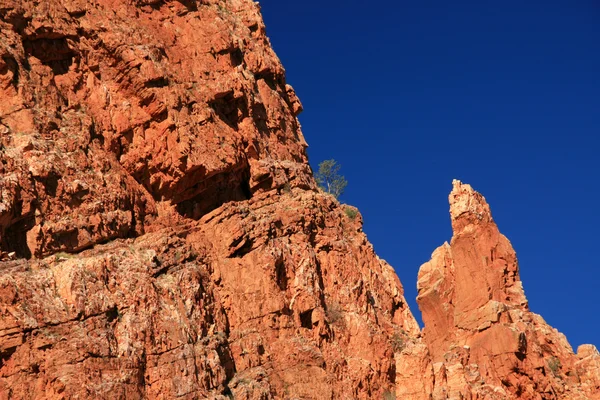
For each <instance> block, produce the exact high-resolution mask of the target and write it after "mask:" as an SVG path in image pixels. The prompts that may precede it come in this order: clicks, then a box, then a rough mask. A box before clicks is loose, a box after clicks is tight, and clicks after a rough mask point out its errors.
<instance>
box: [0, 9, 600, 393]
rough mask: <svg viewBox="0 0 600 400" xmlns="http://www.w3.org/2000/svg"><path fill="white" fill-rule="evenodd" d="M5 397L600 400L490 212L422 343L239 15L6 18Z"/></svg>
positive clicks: (448, 277)
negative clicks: (322, 184)
mask: <svg viewBox="0 0 600 400" xmlns="http://www.w3.org/2000/svg"><path fill="white" fill-rule="evenodd" d="M0 99H1V101H0V398H7V399H71V398H89V399H156V398H158V399H160V398H162V399H171V398H183V399H199V398H212V399H225V398H231V397H233V398H236V399H291V398H298V399H370V398H386V399H390V398H393V397H394V396H396V398H399V399H408V400H410V399H415V400H421V399H435V400H437V399H446V398H448V399H459V398H460V399H505V398H507V399H510V398H532V399H567V398H569V399H578V398H580V399H583V398H589V399H595V398H598V395H597V394H598V392H599V386H600V366H599V363H600V361H599V360H600V356H599V355H598V352H597V350H596V349H595V348H594V347H593V346H589V345H586V346H582V347H581V348H580V349H579V351H578V353H577V355H574V354H573V352H572V350H571V349H570V347H569V345H568V343H567V342H566V340H565V339H564V337H562V336H561V335H560V334H558V333H557V332H556V331H555V330H553V329H552V328H550V327H549V326H547V325H546V324H545V323H544V322H543V320H542V319H541V318H540V317H539V316H536V315H535V314H532V313H531V312H529V310H528V307H527V302H526V300H525V297H524V295H523V290H522V286H521V282H520V280H519V276H518V267H517V263H516V257H515V254H514V251H513V250H512V248H511V246H510V243H509V242H508V240H507V239H506V238H504V237H503V236H502V235H500V234H499V233H498V230H497V228H496V226H495V224H494V223H493V220H492V219H491V214H490V212H489V207H488V206H487V204H486V203H485V200H484V199H483V197H482V196H481V195H479V194H477V193H476V192H474V191H473V190H472V189H471V188H470V187H469V186H468V185H462V184H460V183H456V184H455V189H454V190H453V192H452V194H451V214H452V221H453V228H454V238H453V240H452V242H451V243H450V244H446V245H444V246H442V247H441V248H440V249H438V250H437V251H436V252H435V253H434V256H433V259H432V261H430V262H429V263H427V264H425V265H424V266H423V267H422V269H421V273H420V274H419V304H420V307H421V309H422V312H423V318H424V321H425V325H426V326H425V329H424V331H423V333H421V332H420V330H419V328H418V326H417V323H416V322H415V319H414V318H413V316H412V314H411V312H410V310H409V309H408V307H407V305H406V301H405V299H404V297H403V290H402V286H401V284H400V282H399V280H398V277H397V276H396V274H395V273H394V270H393V269H392V268H391V267H390V266H389V265H388V264H387V263H386V262H385V261H384V260H381V259H379V258H378V257H377V255H376V254H375V253H374V252H373V248H372V246H371V245H370V243H369V242H368V241H367V239H366V236H365V235H364V233H363V232H362V219H361V216H360V213H358V212H357V210H356V209H354V208H352V207H349V206H344V205H340V204H339V203H338V202H337V201H336V200H335V199H334V198H332V197H331V196H329V195H327V194H324V193H322V192H320V191H319V190H318V189H317V186H316V184H315V181H314V179H313V177H312V173H311V170H310V167H309V165H308V162H307V157H306V152H305V150H306V146H307V144H306V142H305V141H304V138H303V135H302V132H301V129H300V125H299V122H298V120H297V118H296V117H297V115H298V113H299V112H301V111H302V106H301V104H300V102H299V100H298V98H297V97H296V95H295V93H294V90H293V89H292V87H291V86H289V85H288V84H287V83H286V81H285V72H284V69H283V67H282V66H281V63H280V62H279V60H278V59H277V56H276V55H275V54H274V53H273V50H272V49H271V46H270V44H269V40H268V39H267V37H266V34H265V27H264V24H263V22H262V19H261V17H260V13H259V7H258V5H257V4H256V3H254V2H253V1H250V0H228V1H224V0H221V1H218V0H126V1H113V0H94V1H80V0H66V1H58V0H48V1H43V2H38V1H32V0H25V1H14V0H0Z"/></svg>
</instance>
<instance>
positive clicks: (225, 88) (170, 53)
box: [0, 0, 315, 257]
mask: <svg viewBox="0 0 600 400" xmlns="http://www.w3.org/2000/svg"><path fill="white" fill-rule="evenodd" d="M258 11H259V9H258V5H257V4H255V3H254V2H252V1H241V0H236V1H229V2H227V3H225V2H220V1H195V0H191V1H187V2H186V1H181V2H180V1H166V2H163V1H152V2H135V1H125V2H121V1H119V2H115V1H110V0H107V1H99V2H92V3H89V2H79V1H74V0H71V1H58V0H50V1H44V2H34V1H24V2H20V1H19V2H17V1H8V0H3V1H2V2H1V3H0V13H1V14H0V16H1V22H0V30H1V33H0V35H1V36H0V38H1V39H2V40H1V41H0V97H1V98H2V99H3V101H2V102H1V104H0V134H1V137H2V142H1V144H2V147H1V149H2V150H1V153H0V156H1V157H2V164H1V166H0V168H1V170H0V172H1V173H2V176H1V178H0V179H1V182H0V184H1V187H2V194H1V196H0V236H1V241H0V243H1V244H0V248H1V249H2V251H4V252H5V253H10V252H16V253H17V255H19V256H25V257H29V256H31V255H35V256H43V255H47V254H51V253H53V252H55V251H69V252H74V251H79V250H81V249H84V248H88V247H90V246H92V245H94V244H96V243H102V242H106V241H108V240H111V239H114V238H124V237H134V236H138V235H140V234H143V233H144V232H145V231H147V229H148V227H149V226H150V225H152V223H153V220H154V217H156V215H157V208H156V204H155V203H156V202H158V201H164V202H169V203H171V204H173V205H176V206H177V210H178V211H179V213H180V214H182V215H184V216H186V217H191V218H196V219H197V218H199V217H200V216H202V215H204V214H206V213H207V212H209V211H211V210H213V209H215V208H217V207H218V206H220V205H221V204H223V203H226V202H228V201H238V200H244V199H248V198H250V197H251V196H252V195H253V194H254V193H260V192H263V191H268V190H272V189H274V188H278V187H282V186H284V185H286V184H288V185H291V186H292V187H295V186H300V187H304V188H309V189H310V188H314V187H315V186H314V182H313V180H312V179H311V177H310V168H309V167H308V163H307V159H306V154H305V148H306V142H305V141H304V138H303V136H302V132H301V130H300V127H299V124H298V121H297V119H296V118H295V116H296V115H297V114H298V113H299V112H300V111H301V109H302V106H301V105H300V102H299V100H298V99H297V97H296V95H295V93H294V91H293V89H292V87H291V86H290V85H287V84H286V83H285V76H284V69H283V67H282V66H281V64H280V62H279V60H278V58H277V56H276V55H275V54H274V53H273V51H272V50H271V47H270V45H269V41H268V39H267V38H266V36H265V30H264V25H263V22H262V19H261V18H260V14H259V12H258Z"/></svg>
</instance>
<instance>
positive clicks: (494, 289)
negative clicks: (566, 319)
mask: <svg viewBox="0 0 600 400" xmlns="http://www.w3.org/2000/svg"><path fill="white" fill-rule="evenodd" d="M453 185H454V188H453V190H452V193H451V194H450V216H451V220H452V228H453V232H454V235H453V237H452V240H451V242H450V244H448V243H445V244H444V245H442V246H441V247H440V248H438V249H437V250H436V251H435V252H434V253H433V255H432V258H431V261H429V262H427V263H425V264H423V266H421V269H420V271H419V280H418V289H419V295H418V297H417V302H418V303H419V308H420V309H421V312H422V313H423V321H424V324H425V328H424V330H423V337H424V341H425V343H426V344H427V346H428V350H429V354H430V356H431V360H432V363H433V369H434V375H435V387H434V389H433V394H434V395H433V397H434V398H450V399H461V398H465V399H479V398H486V399H508V398H510V399H513V398H514V399H517V398H519V399H596V398H599V397H600V391H599V390H598V380H597V377H598V375H597V374H598V365H597V362H598V354H597V351H594V350H595V348H593V347H585V346H584V347H582V349H581V350H580V352H579V353H580V354H579V355H578V356H576V355H575V354H574V353H573V350H572V349H571V347H570V345H569V343H568V342H567V340H566V338H565V337H564V335H562V334H560V333H559V332H558V331H556V330H555V329H553V328H551V327H550V326H548V325H547V324H546V322H545V321H544V320H543V319H542V318H541V317H540V316H538V315H536V314H534V313H532V312H530V311H529V308H528V305H527V300H526V299H525V295H524V292H523V285H522V283H521V280H520V278H519V268H518V263H517V258H516V254H515V252H514V250H513V248H512V246H511V244H510V242H509V241H508V239H506V237H504V236H503V235H502V234H500V232H499V231H498V228H497V226H496V224H495V223H494V221H493V219H492V215H491V212H490V208H489V206H488V204H487V202H486V201H485V199H484V198H483V196H482V195H480V194H479V193H477V192H475V191H474V190H473V189H472V188H471V186H469V185H465V184H462V183H461V182H459V181H454V183H453ZM416 398H418V397H415V399H416Z"/></svg>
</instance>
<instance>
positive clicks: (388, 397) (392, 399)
mask: <svg viewBox="0 0 600 400" xmlns="http://www.w3.org/2000/svg"><path fill="white" fill-rule="evenodd" d="M383 400H396V394H395V393H394V392H391V391H389V390H386V391H385V392H383Z"/></svg>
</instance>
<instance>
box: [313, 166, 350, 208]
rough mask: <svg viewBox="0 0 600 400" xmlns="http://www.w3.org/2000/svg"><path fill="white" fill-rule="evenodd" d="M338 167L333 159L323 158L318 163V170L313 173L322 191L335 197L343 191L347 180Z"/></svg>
mask: <svg viewBox="0 0 600 400" xmlns="http://www.w3.org/2000/svg"><path fill="white" fill-rule="evenodd" d="M340 167H341V165H339V164H338V163H337V161H335V160H325V161H323V162H322V163H320V164H319V172H317V173H316V174H315V179H316V180H317V183H318V184H319V187H320V188H321V189H323V191H325V192H327V193H329V194H332V195H333V196H334V197H335V198H336V199H337V198H339V197H340V195H341V194H342V193H344V189H345V188H346V185H348V181H346V178H344V177H343V176H342V175H340V174H339V172H340Z"/></svg>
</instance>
